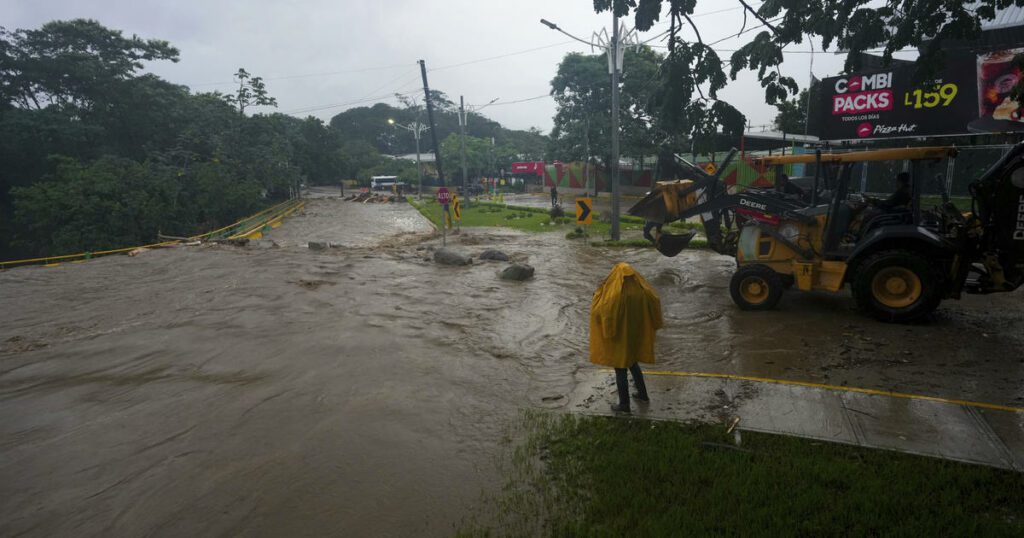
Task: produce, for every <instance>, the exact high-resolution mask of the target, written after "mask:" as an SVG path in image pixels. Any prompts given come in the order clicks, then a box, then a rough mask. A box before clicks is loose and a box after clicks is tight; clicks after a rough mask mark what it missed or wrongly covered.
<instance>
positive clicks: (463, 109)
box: [458, 95, 500, 200]
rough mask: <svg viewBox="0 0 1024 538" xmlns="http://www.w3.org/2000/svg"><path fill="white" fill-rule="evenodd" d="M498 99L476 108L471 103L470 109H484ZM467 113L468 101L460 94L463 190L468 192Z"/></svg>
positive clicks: (473, 110) (476, 110)
mask: <svg viewBox="0 0 1024 538" xmlns="http://www.w3.org/2000/svg"><path fill="white" fill-rule="evenodd" d="M498 99H500V98H499V97H495V98H494V99H491V100H490V101H488V102H487V104H486V105H483V106H479V107H475V108H474V107H473V105H470V106H469V109H470V110H469V112H479V111H481V110H483V109H485V108H487V107H489V106H491V105H493V104H494V102H495V101H497V100H498ZM467 114H468V113H467V112H466V101H465V99H464V98H463V96H461V95H460V96H459V112H458V116H459V143H460V146H461V148H460V153H461V154H462V191H463V192H466V178H467V174H466V123H467ZM468 199H469V198H467V200H468Z"/></svg>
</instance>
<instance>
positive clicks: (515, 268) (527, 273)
mask: <svg viewBox="0 0 1024 538" xmlns="http://www.w3.org/2000/svg"><path fill="white" fill-rule="evenodd" d="M531 278H533V267H531V266H529V265H526V264H525V263H522V264H521V263H513V264H512V265H510V266H508V267H506V268H505V269H503V270H502V271H501V279H502V280H529V279H531Z"/></svg>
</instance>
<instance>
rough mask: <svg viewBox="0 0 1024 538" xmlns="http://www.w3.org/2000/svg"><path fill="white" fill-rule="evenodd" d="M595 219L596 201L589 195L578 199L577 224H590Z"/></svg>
mask: <svg viewBox="0 0 1024 538" xmlns="http://www.w3.org/2000/svg"><path fill="white" fill-rule="evenodd" d="M593 221H594V201H593V200H591V199H590V198H589V197H586V196H585V197H582V198H577V199H576V224H590V223H592V222H593Z"/></svg>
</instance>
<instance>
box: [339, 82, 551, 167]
mask: <svg viewBox="0 0 1024 538" xmlns="http://www.w3.org/2000/svg"><path fill="white" fill-rule="evenodd" d="M431 92H432V93H433V94H434V96H435V97H434V104H435V108H434V121H435V123H436V129H437V139H438V141H439V142H443V141H445V140H447V139H448V138H449V137H450V136H451V135H452V134H458V133H459V120H458V114H457V113H456V111H455V110H456V109H457V108H458V106H457V105H455V104H454V103H452V100H451V99H449V98H448V96H447V95H445V94H444V93H443V92H440V91H437V90H431ZM401 97H402V98H401V99H400V101H404V104H403V106H402V107H394V106H391V105H388V104H385V103H377V104H375V105H373V106H371V107H359V108H350V109H348V110H346V111H344V112H342V113H340V114H338V115H336V116H334V117H333V118H331V121H330V125H331V127H332V128H333V129H335V130H336V131H337V132H338V133H339V134H340V135H341V136H342V137H343V138H344V139H346V140H360V141H365V142H367V143H369V144H371V145H372V146H373V147H374V149H375V150H376V151H377V152H378V153H382V154H388V155H403V154H411V153H414V152H415V151H416V141H415V139H414V137H413V134H412V133H411V132H409V131H406V130H404V129H401V128H398V127H395V126H393V125H391V124H389V123H388V120H389V119H393V120H395V122H396V123H401V124H406V125H408V124H410V123H413V122H417V121H419V122H421V123H426V122H427V115H426V110H425V108H424V106H423V104H422V103H421V102H419V101H417V100H416V99H413V98H409V97H407V96H401ZM420 98H421V99H422V94H420ZM438 104H440V105H442V106H440V107H439V106H437V105H438ZM467 117H468V119H467V121H466V135H467V136H471V137H474V138H479V139H482V140H485V141H486V142H487V144H488V145H490V142H491V138H492V137H493V138H494V140H495V146H496V148H497V150H496V153H495V167H496V168H498V169H500V168H504V169H505V170H508V169H509V165H510V164H511V163H512V162H513V161H520V160H527V161H528V160H541V159H543V158H544V149H545V147H546V145H547V137H545V136H544V135H542V134H540V131H539V130H537V129H530V130H526V131H516V130H510V129H505V128H504V127H502V126H501V125H500V124H498V123H497V122H495V121H492V120H490V119H488V118H486V117H484V116H482V115H480V114H477V113H475V112H468V113H467ZM455 148H456V149H455V152H454V153H453V152H451V151H450V150H449V149H445V148H444V147H443V145H442V149H441V157H442V159H443V160H444V164H445V172H446V175H447V176H448V177H449V178H459V179H461V168H460V164H459V153H458V146H455ZM420 150H421V151H422V152H423V153H433V151H434V148H433V147H432V145H431V135H430V131H429V130H428V131H425V132H424V133H423V137H422V139H421V140H420Z"/></svg>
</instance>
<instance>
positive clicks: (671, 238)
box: [654, 231, 697, 258]
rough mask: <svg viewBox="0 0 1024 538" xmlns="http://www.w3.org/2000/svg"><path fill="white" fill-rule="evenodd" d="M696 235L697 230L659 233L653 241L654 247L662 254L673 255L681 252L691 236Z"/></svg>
mask: <svg viewBox="0 0 1024 538" xmlns="http://www.w3.org/2000/svg"><path fill="white" fill-rule="evenodd" d="M694 235H697V232H694V231H690V232H687V233H685V234H679V235H676V234H665V233H663V234H661V235H659V236H658V240H657V241H655V243H654V248H656V249H658V252H660V253H661V254H662V255H664V256H667V257H669V258H673V257H675V255H676V254H679V253H680V252H682V250H683V249H684V248H686V245H689V244H690V240H691V239H693V236H694Z"/></svg>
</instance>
